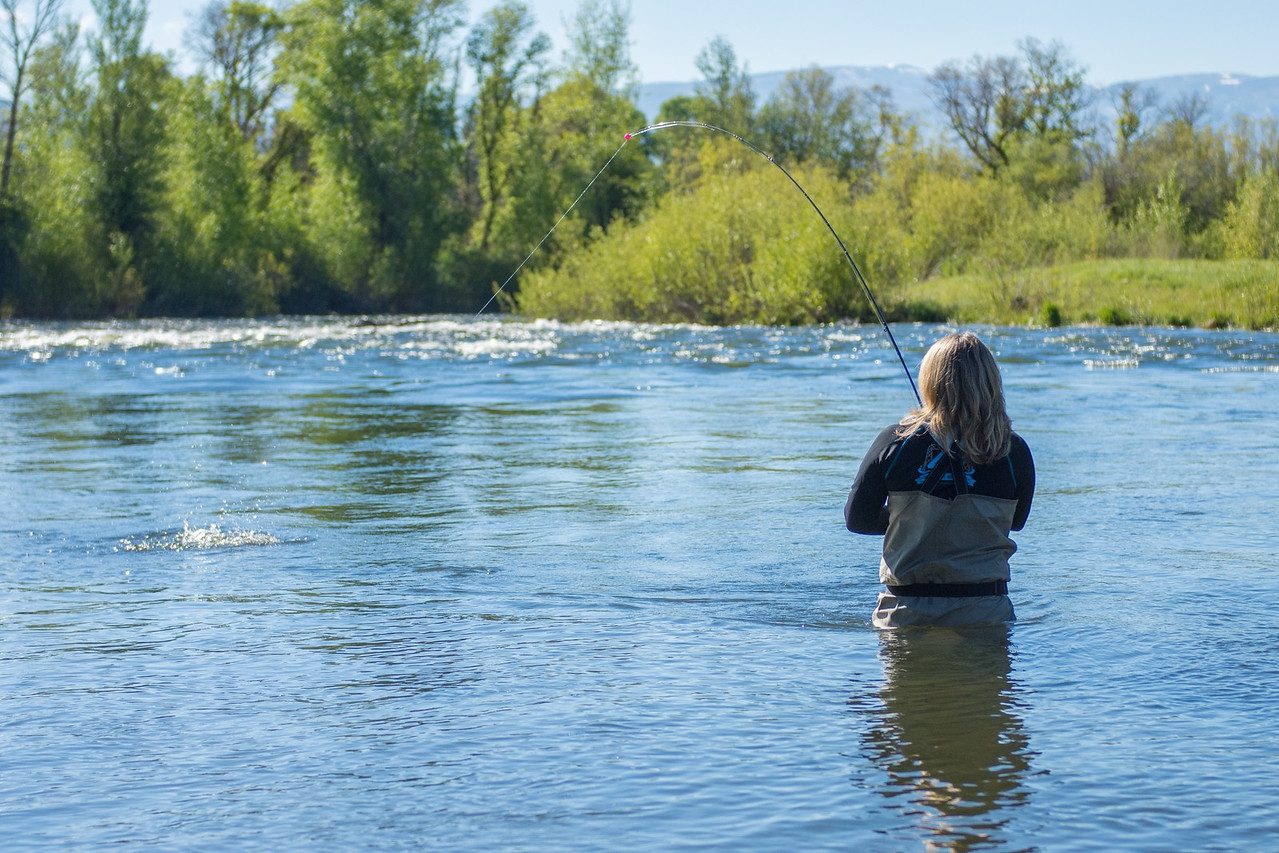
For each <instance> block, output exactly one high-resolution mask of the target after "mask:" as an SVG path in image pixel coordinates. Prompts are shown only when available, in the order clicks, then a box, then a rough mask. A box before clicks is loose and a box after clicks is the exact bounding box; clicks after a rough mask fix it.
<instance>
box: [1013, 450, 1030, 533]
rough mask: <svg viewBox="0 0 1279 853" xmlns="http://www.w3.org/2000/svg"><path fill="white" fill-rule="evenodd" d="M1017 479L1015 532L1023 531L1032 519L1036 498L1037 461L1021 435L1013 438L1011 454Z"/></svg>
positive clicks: (1014, 475) (1014, 513) (1014, 515)
mask: <svg viewBox="0 0 1279 853" xmlns="http://www.w3.org/2000/svg"><path fill="white" fill-rule="evenodd" d="M1009 455H1010V456H1011V457H1012V459H1011V461H1012V463H1013V477H1014V478H1015V479H1016V489H1017V509H1016V511H1015V512H1013V530H1021V529H1022V528H1023V527H1025V526H1026V519H1027V518H1029V517H1030V503H1031V501H1032V500H1033V499H1034V497H1035V460H1034V458H1033V457H1032V456H1031V455H1030V447H1029V446H1028V445H1027V444H1026V441H1025V440H1024V439H1023V438H1022V437H1021V436H1019V435H1014V436H1013V448H1012V452H1011V453H1010V454H1009Z"/></svg>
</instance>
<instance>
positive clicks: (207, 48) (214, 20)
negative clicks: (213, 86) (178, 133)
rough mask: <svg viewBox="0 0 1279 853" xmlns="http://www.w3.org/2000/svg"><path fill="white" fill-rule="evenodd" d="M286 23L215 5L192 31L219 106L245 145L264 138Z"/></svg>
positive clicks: (239, 4)
mask: <svg viewBox="0 0 1279 853" xmlns="http://www.w3.org/2000/svg"><path fill="white" fill-rule="evenodd" d="M283 29H284V18H283V17H282V16H281V15H280V14H279V13H278V12H276V11H275V10H274V9H271V8H270V7H268V6H264V5H262V4H260V3H251V2H243V0H231V2H229V3H228V2H224V0H214V1H213V2H212V3H210V4H209V5H208V6H206V7H205V8H204V11H203V12H202V13H201V14H200V17H199V19H198V20H197V21H196V25H195V28H194V30H193V33H194V34H193V37H192V42H193V45H192V46H193V47H194V49H195V52H196V55H197V56H198V57H199V58H200V61H201V62H202V63H203V64H204V65H206V66H208V67H210V68H211V69H212V70H213V73H214V79H215V80H216V82H217V87H218V96H219V97H218V99H219V106H220V108H221V109H222V110H224V111H225V112H226V114H227V119H228V120H229V121H230V122H231V123H232V124H233V125H234V126H235V127H236V128H237V129H238V130H239V131H240V134H241V135H242V136H243V137H244V138H245V139H246V140H256V139H258V138H259V137H260V136H261V135H262V130H263V124H264V121H265V118H266V112H267V110H268V109H270V107H271V102H272V101H273V100H274V99H275V96H276V95H277V94H278V93H279V91H280V86H281V84H282V80H281V79H280V77H279V76H278V75H277V74H276V73H275V69H274V58H275V53H276V51H277V49H278V46H279V36H280V32H281V31H282V30H283Z"/></svg>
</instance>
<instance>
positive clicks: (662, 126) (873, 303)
mask: <svg viewBox="0 0 1279 853" xmlns="http://www.w3.org/2000/svg"><path fill="white" fill-rule="evenodd" d="M670 127H696V128H701V129H702V130H710V131H714V132H715V133H721V134H723V135H725V136H728V137H731V138H733V139H736V140H737V141H738V142H740V143H742V144H743V145H745V146H746V147H747V148H749V149H751V150H752V151H754V152H755V153H756V154H759V155H760V156H761V157H763V158H764V159H765V160H767V161H768V162H770V163H772V164H773V165H774V166H776V167H777V168H778V169H780V170H781V173H782V174H783V175H785V176H786V177H787V179H789V180H790V182H791V183H792V184H794V185H795V189H797V190H799V192H800V194H801V195H803V196H804V198H805V200H807V201H808V203H809V205H810V206H812V208H813V210H814V211H816V212H817V215H818V216H820V217H821V220H822V223H823V224H825V226H826V230H828V231H830V234H831V236H832V237H834V238H835V242H836V243H838V244H839V249H840V251H841V252H843V253H844V258H845V259H847V261H848V265H849V266H850V267H852V268H853V274H854V275H855V276H856V278H857V282H858V283H859V284H860V285H861V286H862V292H863V293H865V294H866V300H867V301H868V302H869V303H870V307H871V308H872V309H873V310H874V312H875V316H876V318H878V319H879V325H880V326H882V327H883V329H884V334H886V335H888V341H889V343H891V344H892V345H893V351H894V352H896V353H897V360H898V361H899V362H901V366H902V370H904V371H905V372H906V380H907V381H908V382H910V390H911V391H913V392H914V394H915V401H916V402H917V403H919V405H920V406H923V404H924V403H923V400H922V399H920V396H919V388H918V387H917V386H916V385H915V377H914V376H912V375H911V372H910V368H909V367H908V366H907V365H906V357H905V356H903V355H902V351H901V347H899V346H898V345H897V338H896V337H894V336H893V330H892V329H891V328H890V327H889V325H888V318H886V317H885V316H884V312H883V309H881V308H880V307H879V300H878V299H876V298H875V294H874V293H873V292H872V291H871V289H870V285H869V284H867V283H866V277H865V276H863V275H862V271H861V268H860V267H858V266H857V262H856V261H854V260H853V256H852V255H851V254H850V253H849V251H848V247H847V246H846V245H845V244H844V240H843V238H841V237H840V236H839V233H838V232H836V231H835V226H833V225H831V224H830V220H829V219H827V218H826V214H825V213H823V212H822V209H821V208H820V207H818V206H817V202H815V201H813V197H812V196H810V195H809V194H808V191H807V190H806V189H804V188H803V186H801V185H800V183H799V181H797V180H795V176H794V175H792V174H791V173H790V172H788V171H787V170H786V167H785V166H783V165H782V164H781V163H778V162H777V161H776V160H774V159H773V157H772V155H771V154H769V153H768V152H766V151H765V150H764V149H762V148H760V147H759V146H758V145H756V144H755V143H753V142H751V141H750V140H749V139H746V138H744V137H741V136H739V135H737V134H736V133H733V131H731V130H725V129H724V128H722V127H717V126H715V125H713V124H707V123H706V122H702V121H685V120H678V121H662V122H658V123H657V124H650V125H648V126H647V127H642V128H640V129H639V130H636V131H632V132H631V133H628V134H626V137H625V138H624V139H623V140H622V144H621V145H619V146H618V148H617V150H616V151H614V152H613V156H612V157H609V158H608V161H607V162H606V163H605V164H604V165H603V166H602V167H600V170H599V171H598V172H596V173H595V177H593V178H591V181H590V183H588V184H587V185H586V188H585V189H583V190H582V191H581V193H579V194H578V196H577V198H576V199H574V200H573V203H572V204H570V205H569V206H568V209H567V210H565V211H564V213H563V214H562V215H561V216H560V218H559V219H558V220H556V222H555V224H554V225H552V226H551V230H550V231H547V232H546V236H545V237H543V238H542V239H541V240H539V241H538V243H537V245H536V246H534V247H533V251H531V252H529V253H528V256H527V257H525V258H524V260H522V261H520V265H519V266H518V267H516V268H515V271H514V272H512V273H511V274H510V275H509V276H508V277H507V279H506V281H504V282H502V285H501V286H500V287H498V289H497V290H495V291H493V295H492V296H490V297H489V300H488V302H485V303H484V307H482V308H480V310H479V311H477V312H476V313H475V316H476V317H479V316H480V315H481V314H483V313H484V311H485V309H487V308H488V307H489V305H491V304H492V303H493V300H494V299H497V295H498V294H499V293H501V292H502V291H503V290H505V289H506V286H507V285H508V284H510V283H511V281H513V280H514V278H515V276H517V275H519V272H520V270H522V269H524V265H525V264H527V263H528V262H529V260H530V259H531V258H532V257H533V256H534V255H535V254H537V251H538V250H539V249H541V248H542V245H543V244H544V243H545V242H546V241H547V240H549V239H550V237H551V235H552V234H554V233H555V229H557V228H559V227H560V223H562V222H563V221H564V220H565V219H567V218H568V215H569V214H570V213H572V212H573V208H575V207H577V203H578V202H580V201H581V200H582V198H583V197H584V196H585V195H586V194H587V193H588V192H590V189H591V187H593V186H595V182H596V181H598V180H599V178H600V175H602V174H604V172H605V171H607V170H608V167H609V166H611V165H612V164H613V161H614V160H616V159H617V155H619V154H621V153H622V149H623V148H625V147H626V146H627V144H629V143H630V141H631V140H632V139H634V138H635V137H637V136H642V135H643V134H646V133H653V132H654V131H658V130H666V129H667V128H670Z"/></svg>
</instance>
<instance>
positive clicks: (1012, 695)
mask: <svg viewBox="0 0 1279 853" xmlns="http://www.w3.org/2000/svg"><path fill="white" fill-rule="evenodd" d="M1009 634H1010V629H1009V628H1008V627H1006V626H983V627H979V628H963V629H923V630H918V629H916V630H911V629H906V630H901V631H884V632H880V637H879V639H880V650H879V658H880V662H881V663H882V665H883V668H884V681H883V684H882V685H881V686H880V688H879V690H878V691H877V693H875V694H872V695H871V697H870V698H869V699H863V698H860V697H858V698H855V699H853V700H850V702H849V706H850V707H851V708H853V710H854V711H855V712H856V713H858V714H859V715H866V716H867V717H869V719H867V720H866V725H865V727H864V734H863V737H862V741H863V751H864V753H865V754H866V756H867V758H869V759H870V760H871V761H872V762H873V763H874V764H875V766H876V767H878V768H879V769H880V770H881V771H883V772H884V773H885V774H887V779H886V781H885V782H884V783H883V786H882V788H881V789H880V792H879V793H880V794H882V795H883V796H884V797H886V798H887V799H888V800H889V802H890V803H891V804H892V808H893V810H894V811H897V812H898V813H899V814H901V815H902V816H903V817H905V818H907V820H908V821H909V824H910V834H911V835H913V836H919V835H922V836H923V837H924V839H925V848H926V849H928V850H948V851H957V853H958V852H959V851H968V850H981V849H990V848H994V847H998V848H999V849H1004V845H1005V844H1006V843H1007V841H1008V839H1006V838H1004V837H1002V833H1001V830H1002V828H1003V827H1004V826H1005V825H1006V824H1007V823H1008V821H1009V820H1010V819H1011V813H1010V810H1012V809H1016V808H1018V807H1019V806H1022V805H1024V804H1025V803H1026V801H1027V798H1028V796H1029V793H1028V791H1027V789H1026V787H1025V785H1024V779H1025V777H1026V775H1027V774H1028V773H1029V772H1030V756H1031V755H1032V753H1031V751H1030V746H1029V737H1028V735H1027V733H1026V731H1025V729H1024V727H1023V723H1022V720H1021V718H1020V717H1019V716H1018V714H1017V708H1018V705H1019V704H1020V701H1021V700H1020V699H1019V697H1018V687H1017V684H1016V682H1015V681H1013V679H1012V678H1011V677H1010V673H1011V670H1012V663H1011V653H1010V638H1009ZM1029 849H1033V848H1029Z"/></svg>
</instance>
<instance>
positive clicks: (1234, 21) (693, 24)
mask: <svg viewBox="0 0 1279 853" xmlns="http://www.w3.org/2000/svg"><path fill="white" fill-rule="evenodd" d="M67 2H68V7H67V8H68V10H69V11H71V12H73V13H74V14H75V15H77V16H78V17H81V18H83V19H85V23H86V25H89V26H92V15H91V11H90V10H91V6H90V3H89V0H67ZM578 2H579V0H528V5H529V6H530V8H531V9H532V10H533V14H534V16H535V17H536V18H537V21H538V25H539V28H540V29H542V30H544V31H545V32H547V33H548V34H549V35H550V36H551V38H552V40H553V41H554V42H555V46H556V56H557V58H558V55H559V51H560V50H561V49H562V48H563V47H564V43H565V41H564V27H563V19H564V18H566V17H568V16H569V15H570V14H571V13H572V12H573V10H574V9H575V8H577V5H578ZM205 3H206V0H152V3H151V19H150V23H149V26H148V28H147V37H148V40H149V42H150V44H151V46H152V47H154V48H155V49H158V50H160V51H173V52H174V53H175V54H177V55H178V57H179V59H181V60H184V61H183V63H182V65H183V67H187V62H186V61H185V60H186V52H185V49H184V47H183V40H182V31H183V29H184V28H185V27H186V26H187V24H188V23H189V21H190V18H191V16H192V14H193V13H194V12H196V11H197V10H199V9H200V8H201V7H203V6H204V5H205ZM493 5H495V4H494V2H493V0H472V3H471V4H470V8H471V10H472V19H474V18H475V17H478V15H479V14H480V13H481V12H483V11H484V10H485V9H488V8H490V7H491V6H493ZM631 16H632V26H631V38H632V41H633V47H632V56H633V57H634V59H635V61H636V63H637V64H638V65H639V67H640V73H641V76H642V78H643V81H644V82H649V83H655V82H663V81H685V80H694V79H697V77H698V74H697V71H696V69H695V68H694V67H693V60H694V58H695V57H696V56H697V53H698V51H699V50H701V48H702V47H703V46H705V45H706V43H707V42H709V41H710V40H711V39H712V38H714V37H715V36H716V35H722V36H724V37H726V38H727V39H728V40H729V41H730V42H731V43H732V44H733V46H734V48H736V50H737V55H738V57H739V59H741V60H744V61H745V62H746V63H748V65H749V67H750V70H751V71H781V70H789V69H792V68H799V67H803V66H806V65H810V64H813V63H816V64H819V65H892V64H906V65H915V66H918V67H920V68H924V69H927V70H931V69H932V68H934V67H935V66H937V65H938V64H939V63H941V62H944V61H946V60H948V59H967V58H969V57H971V56H972V55H973V54H982V55H993V54H1011V53H1014V52H1015V51H1016V43H1017V41H1018V40H1019V39H1021V38H1024V37H1026V36H1033V37H1035V38H1038V39H1040V40H1043V41H1049V40H1052V39H1058V40H1060V41H1061V42H1063V43H1064V44H1065V45H1066V46H1067V47H1068V48H1069V49H1070V51H1071V53H1072V54H1073V56H1074V57H1075V59H1076V60H1077V61H1078V62H1080V63H1081V64H1082V65H1084V66H1085V67H1086V68H1087V69H1088V79H1089V81H1090V82H1092V83H1097V84H1108V83H1115V82H1119V81H1122V80H1136V79H1146V78H1151V77H1161V76H1167V75H1174V74H1193V73H1200V72H1228V73H1233V74H1251V75H1256V76H1276V75H1279V47H1277V42H1279V0H1216V2H1215V3H1209V2H1207V0H1194V2H1190V0H1071V2H1060V0H1059V2H1053V3H1036V2H1026V0H985V2H980V3H978V2H966V0H914V2H910V0H904V1H903V0H899V2H876V3H869V2H857V0H713V2H712V0H632V3H631Z"/></svg>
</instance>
